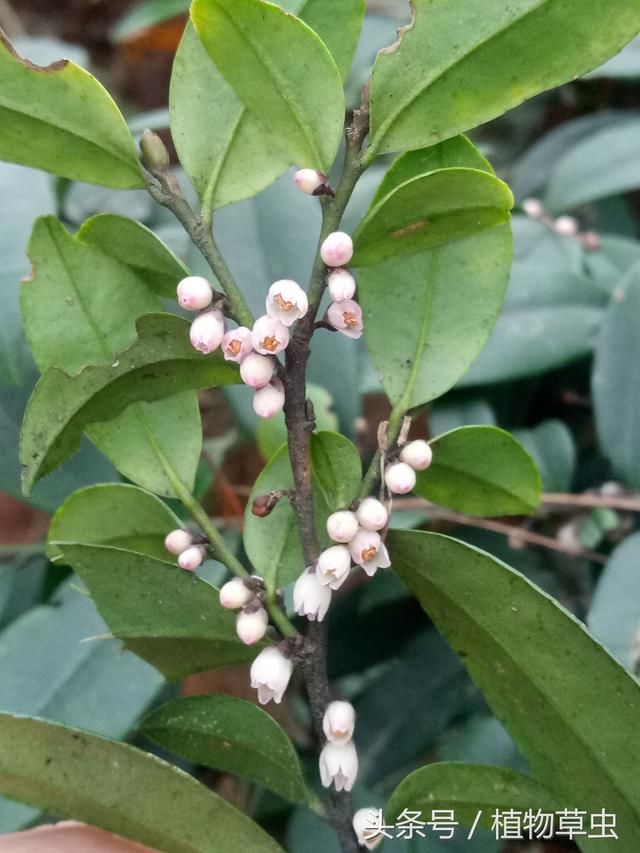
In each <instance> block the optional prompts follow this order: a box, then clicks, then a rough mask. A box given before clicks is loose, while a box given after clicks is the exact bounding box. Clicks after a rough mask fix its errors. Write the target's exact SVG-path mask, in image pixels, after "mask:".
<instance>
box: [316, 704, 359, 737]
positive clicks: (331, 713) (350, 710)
mask: <svg viewBox="0 0 640 853" xmlns="http://www.w3.org/2000/svg"><path fill="white" fill-rule="evenodd" d="M355 725H356V712H355V709H354V707H353V705H352V704H351V703H350V702H340V701H337V702H330V703H329V704H328V705H327V708H326V710H325V712H324V717H323V718H322V730H323V731H324V734H325V737H326V739H327V740H328V741H331V743H347V741H350V740H351V738H352V737H353V731H354V729H355Z"/></svg>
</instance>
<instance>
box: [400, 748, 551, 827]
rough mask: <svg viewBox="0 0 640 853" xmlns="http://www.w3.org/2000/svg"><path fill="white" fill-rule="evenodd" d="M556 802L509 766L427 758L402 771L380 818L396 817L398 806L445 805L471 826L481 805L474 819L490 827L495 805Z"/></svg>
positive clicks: (534, 806)
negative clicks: (406, 772)
mask: <svg viewBox="0 0 640 853" xmlns="http://www.w3.org/2000/svg"><path fill="white" fill-rule="evenodd" d="M562 805H563V804H561V803H558V801H557V800H556V799H555V798H554V797H553V796H552V795H551V794H549V792H548V791H546V790H545V789H544V788H543V787H542V785H540V784H539V783H538V782H536V781H535V780H534V779H532V778H531V777H530V776H525V775H524V774H522V773H516V772H515V771H514V770H508V769H506V768H504V767H492V766H490V765H482V764H462V763H456V762H442V763H438V764H428V765H427V766H426V767H421V768H420V769H419V770H415V771H414V772H413V773H410V774H409V776H407V777H405V778H404V779H403V780H402V782H400V784H399V785H398V786H397V788H396V789H395V790H394V791H393V793H392V794H391V796H390V797H389V802H388V803H387V807H386V809H385V819H386V821H387V822H391V821H394V820H396V819H397V818H398V816H399V815H400V813H401V812H402V811H403V809H407V810H409V811H416V810H417V811H421V812H424V813H426V814H431V812H432V811H433V810H436V809H447V810H453V811H454V812H455V816H456V820H459V821H460V823H461V824H462V825H463V826H468V827H471V826H473V825H474V821H475V820H476V818H477V816H478V812H479V811H481V812H482V815H483V817H482V819H481V820H480V823H479V824H478V825H479V826H481V827H484V828H486V829H492V816H493V814H494V813H495V811H496V810H500V811H508V810H509V809H514V810H515V811H517V812H525V811H527V810H528V809H531V810H532V811H534V812H536V813H537V812H538V810H539V809H540V810H542V811H543V812H545V811H551V812H554V811H555V810H556V809H560V808H561V807H562Z"/></svg>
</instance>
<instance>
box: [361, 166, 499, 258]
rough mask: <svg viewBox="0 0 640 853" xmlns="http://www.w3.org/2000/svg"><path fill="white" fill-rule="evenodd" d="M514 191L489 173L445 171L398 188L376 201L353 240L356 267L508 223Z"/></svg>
mask: <svg viewBox="0 0 640 853" xmlns="http://www.w3.org/2000/svg"><path fill="white" fill-rule="evenodd" d="M512 206H513V196H512V195H511V190H510V189H509V188H508V187H507V185H506V184H504V183H503V182H502V181H500V180H498V178H496V177H494V176H493V175H491V174H489V173H488V172H486V171H484V170H478V169H470V168H465V167H463V168H460V167H454V168H445V169H438V170H436V171H434V172H428V173H427V174H424V175H419V176H418V177H415V178H412V179H411V180H408V181H406V182H405V183H402V184H399V185H398V186H396V187H395V188H394V189H392V190H391V192H389V193H388V195H386V196H385V197H384V198H382V199H380V200H379V201H378V202H374V204H373V206H372V208H371V210H370V211H369V212H368V214H367V215H366V217H365V219H364V221H363V222H362V224H361V225H360V227H359V228H358V230H357V231H356V233H355V235H354V242H355V255H354V259H353V264H354V266H360V267H363V266H370V265H371V264H377V263H380V262H381V261H385V260H387V259H389V258H393V257H395V256H396V255H398V254H400V253H402V252H419V251H421V250H424V249H433V248H437V247H438V246H443V245H445V244H446V243H451V242H453V241H457V240H461V239H464V238H465V237H468V236H470V235H472V234H476V233H477V232H479V231H485V230H487V229H491V228H493V227H495V226H497V225H500V224H502V223H505V222H508V220H509V210H510V209H511V207H512Z"/></svg>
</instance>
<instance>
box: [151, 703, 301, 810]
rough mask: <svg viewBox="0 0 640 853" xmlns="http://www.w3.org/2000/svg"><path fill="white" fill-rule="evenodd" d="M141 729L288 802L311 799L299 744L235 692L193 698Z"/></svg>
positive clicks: (197, 760) (164, 707)
mask: <svg viewBox="0 0 640 853" xmlns="http://www.w3.org/2000/svg"><path fill="white" fill-rule="evenodd" d="M141 730H142V733H143V734H144V735H145V736H146V737H148V738H150V739H151V740H152V741H155V743H157V744H159V746H161V747H163V749H168V750H169V751H170V752H173V753H175V754H176V755H180V756H181V757H182V758H186V759H187V760H189V761H193V762H194V763H195V764H204V765H205V766H206V767H212V768H214V769H215V770H223V771H224V772H225V773H235V774H237V775H238V776H243V777H245V778H246V779H250V780H251V781H252V782H258V783H259V784H261V785H264V787H265V788H268V789H269V790H271V791H274V792H275V793H276V794H279V795H280V796H281V797H283V798H284V799H285V800H289V801H290V802H294V803H298V802H305V801H308V799H309V797H310V793H309V791H308V789H307V787H306V785H305V783H304V779H303V777H302V770H301V768H300V762H299V761H298V756H297V755H296V751H295V748H294V746H293V744H292V743H291V741H290V740H289V738H288V736H287V735H286V733H285V732H284V730H283V729H281V728H280V726H279V725H278V724H277V723H276V721H275V720H274V719H273V718H272V717H271V716H269V714H267V713H266V712H265V711H263V710H262V709H261V708H258V707H257V706H256V705H254V704H253V703H252V702H246V701H245V700H244V699H238V698H236V697H234V696H223V695H216V696H190V697H187V698H185V699H176V700H174V701H173V702H169V703H167V704H166V705H162V706H161V707H160V708H158V709H156V710H155V711H152V712H151V714H149V715H148V716H147V717H145V719H144V720H143V721H142V724H141Z"/></svg>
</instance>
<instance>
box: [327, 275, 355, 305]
mask: <svg viewBox="0 0 640 853" xmlns="http://www.w3.org/2000/svg"><path fill="white" fill-rule="evenodd" d="M327 287H328V289H329V295H330V296H331V298H332V299H333V301H334V302H344V300H345V299H353V294H354V293H355V292H356V280H355V278H354V277H353V276H352V275H351V273H350V272H349V270H344V269H337V270H332V271H331V272H330V273H329V275H328V276H327Z"/></svg>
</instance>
